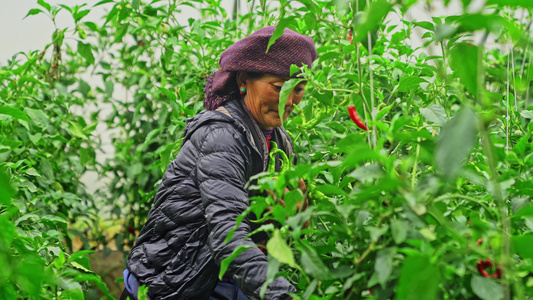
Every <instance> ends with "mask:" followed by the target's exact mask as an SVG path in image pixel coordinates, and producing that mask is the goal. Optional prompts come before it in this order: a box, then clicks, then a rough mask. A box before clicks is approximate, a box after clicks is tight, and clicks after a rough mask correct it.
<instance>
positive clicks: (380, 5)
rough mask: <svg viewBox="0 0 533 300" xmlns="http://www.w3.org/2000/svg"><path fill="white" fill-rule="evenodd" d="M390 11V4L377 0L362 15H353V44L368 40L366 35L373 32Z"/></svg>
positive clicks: (384, 0) (383, 0)
mask: <svg viewBox="0 0 533 300" xmlns="http://www.w3.org/2000/svg"><path fill="white" fill-rule="evenodd" d="M391 9H392V4H391V3H390V2H389V1H386V0H378V1H373V2H371V3H370V6H369V8H368V9H367V10H366V11H365V12H364V13H363V14H354V27H355V32H354V37H353V42H354V43H357V42H361V41H363V40H365V41H367V40H368V33H369V32H372V31H374V30H375V29H376V28H377V27H378V26H379V24H381V22H382V21H383V19H384V18H385V17H386V16H387V14H388V13H389V11H391Z"/></svg>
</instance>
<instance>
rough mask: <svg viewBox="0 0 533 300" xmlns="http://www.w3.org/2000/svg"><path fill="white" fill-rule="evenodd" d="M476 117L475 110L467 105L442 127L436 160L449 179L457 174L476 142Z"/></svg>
mask: <svg viewBox="0 0 533 300" xmlns="http://www.w3.org/2000/svg"><path fill="white" fill-rule="evenodd" d="M476 119H477V115H476V114H475V113H474V111H473V110H472V109H470V108H468V107H465V108H463V109H461V111H459V113H457V115H456V116H455V117H454V118H453V119H451V120H450V121H448V123H446V125H444V126H443V127H442V130H441V133H440V136H439V139H438V142H437V148H436V150H435V160H436V161H435V162H436V165H437V167H438V168H439V169H440V170H441V171H442V173H443V174H444V176H445V177H446V178H448V179H451V178H452V177H454V176H455V174H456V173H457V171H458V170H459V169H460V168H461V165H462V164H463V162H464V160H465V159H466V158H467V156H468V154H469V152H470V148H472V146H474V144H475V142H476V135H477V129H476Z"/></svg>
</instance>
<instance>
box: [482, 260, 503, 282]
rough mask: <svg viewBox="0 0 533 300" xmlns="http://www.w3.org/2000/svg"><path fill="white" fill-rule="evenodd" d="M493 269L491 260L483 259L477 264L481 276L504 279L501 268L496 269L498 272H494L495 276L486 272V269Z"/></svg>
mask: <svg viewBox="0 0 533 300" xmlns="http://www.w3.org/2000/svg"><path fill="white" fill-rule="evenodd" d="M490 267H492V261H490V259H486V260H484V261H483V260H482V259H479V260H478V261H477V263H476V268H477V270H478V271H479V273H480V274H481V275H483V277H489V278H490V277H492V278H500V277H502V270H501V269H500V268H496V270H495V271H494V274H489V273H487V271H485V268H490Z"/></svg>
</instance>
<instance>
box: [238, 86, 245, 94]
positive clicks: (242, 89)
mask: <svg viewBox="0 0 533 300" xmlns="http://www.w3.org/2000/svg"><path fill="white" fill-rule="evenodd" d="M239 94H241V95H244V94H246V88H243V87H242V88H241V91H240V92H239Z"/></svg>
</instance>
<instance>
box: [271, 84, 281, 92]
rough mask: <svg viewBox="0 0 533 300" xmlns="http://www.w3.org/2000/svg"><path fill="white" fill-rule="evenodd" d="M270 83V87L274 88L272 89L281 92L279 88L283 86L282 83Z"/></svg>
mask: <svg viewBox="0 0 533 300" xmlns="http://www.w3.org/2000/svg"><path fill="white" fill-rule="evenodd" d="M271 84H272V87H273V88H274V90H275V91H276V92H278V93H279V92H281V88H282V87H283V86H282V85H277V84H273V83H271Z"/></svg>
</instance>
